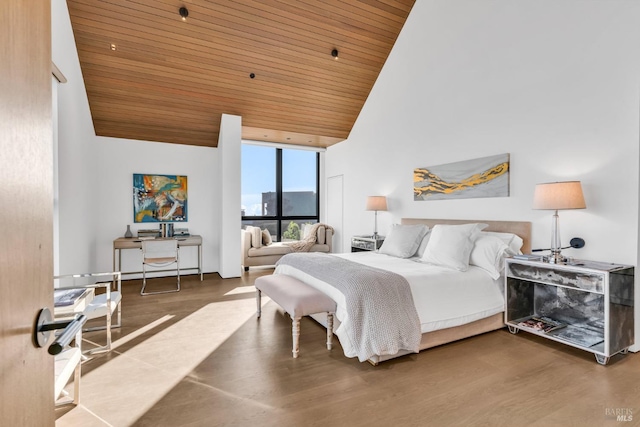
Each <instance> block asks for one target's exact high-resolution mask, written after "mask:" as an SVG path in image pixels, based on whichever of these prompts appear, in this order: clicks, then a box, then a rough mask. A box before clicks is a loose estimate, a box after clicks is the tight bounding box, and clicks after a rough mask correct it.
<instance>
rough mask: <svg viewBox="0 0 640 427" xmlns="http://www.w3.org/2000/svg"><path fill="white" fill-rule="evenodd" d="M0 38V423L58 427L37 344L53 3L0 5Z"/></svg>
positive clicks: (47, 301) (47, 245)
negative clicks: (35, 328) (34, 336)
mask: <svg viewBox="0 0 640 427" xmlns="http://www.w3.org/2000/svg"><path fill="white" fill-rule="evenodd" d="M0 34H1V36H0V178H1V181H0V185H1V186H2V189H1V194H2V197H0V204H1V206H0V227H2V239H1V242H2V244H1V246H0V247H1V249H0V251H1V253H0V255H1V256H0V352H1V356H0V425H3V426H39V427H40V426H53V425H54V423H55V420H54V409H53V408H54V406H53V357H52V356H50V355H49V354H48V353H47V349H46V348H36V347H35V346H34V344H33V340H32V331H33V328H34V323H35V318H36V315H37V313H38V311H39V309H40V308H41V307H47V306H48V307H49V308H50V309H51V308H52V303H53V295H52V294H53V290H52V287H53V285H52V275H53V255H52V245H53V237H52V236H53V229H52V205H53V198H52V189H53V176H52V166H53V159H52V124H51V6H50V3H49V1H48V0H21V1H4V0H3V1H0Z"/></svg>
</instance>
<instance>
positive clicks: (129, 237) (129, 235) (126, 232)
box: [124, 224, 133, 239]
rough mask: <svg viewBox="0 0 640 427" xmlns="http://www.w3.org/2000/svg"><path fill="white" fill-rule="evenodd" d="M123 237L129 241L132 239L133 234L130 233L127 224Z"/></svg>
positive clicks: (129, 227)
mask: <svg viewBox="0 0 640 427" xmlns="http://www.w3.org/2000/svg"><path fill="white" fill-rule="evenodd" d="M124 237H125V238H127V239H131V238H132V237H133V233H132V232H131V226H130V225H129V224H127V231H125V232H124Z"/></svg>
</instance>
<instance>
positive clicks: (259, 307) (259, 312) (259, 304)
mask: <svg viewBox="0 0 640 427" xmlns="http://www.w3.org/2000/svg"><path fill="white" fill-rule="evenodd" d="M257 291H258V293H257V294H256V302H257V303H258V311H257V312H256V313H257V314H258V318H260V316H261V315H262V304H261V303H260V302H261V300H262V291H261V290H260V289H258V290H257Z"/></svg>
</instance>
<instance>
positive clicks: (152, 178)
mask: <svg viewBox="0 0 640 427" xmlns="http://www.w3.org/2000/svg"><path fill="white" fill-rule="evenodd" d="M133 220H134V222H186V221H187V177H186V176H181V175H144V174H139V173H134V174H133Z"/></svg>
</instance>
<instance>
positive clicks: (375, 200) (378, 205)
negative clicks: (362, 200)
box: [367, 196, 387, 239]
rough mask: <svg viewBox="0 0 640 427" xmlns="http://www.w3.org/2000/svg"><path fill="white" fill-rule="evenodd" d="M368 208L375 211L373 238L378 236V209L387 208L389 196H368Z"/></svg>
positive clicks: (384, 209)
mask: <svg viewBox="0 0 640 427" xmlns="http://www.w3.org/2000/svg"><path fill="white" fill-rule="evenodd" d="M367 210H368V211H375V227H374V229H373V238H374V239H377V238H378V211H386V210H387V198H386V197H385V196H369V197H367Z"/></svg>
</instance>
